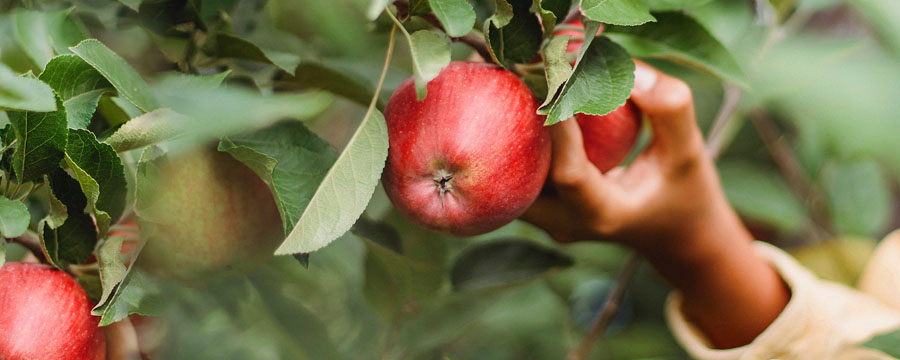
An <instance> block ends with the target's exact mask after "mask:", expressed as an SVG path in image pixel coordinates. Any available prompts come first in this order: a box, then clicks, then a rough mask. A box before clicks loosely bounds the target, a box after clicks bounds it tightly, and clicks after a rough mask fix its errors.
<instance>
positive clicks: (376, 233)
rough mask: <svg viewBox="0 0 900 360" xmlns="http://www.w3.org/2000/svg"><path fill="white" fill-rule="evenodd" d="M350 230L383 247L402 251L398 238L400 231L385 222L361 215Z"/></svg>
mask: <svg viewBox="0 0 900 360" xmlns="http://www.w3.org/2000/svg"><path fill="white" fill-rule="evenodd" d="M350 231H352V232H353V234H355V235H356V236H359V237H361V238H366V239H369V240H371V241H372V242H374V243H376V244H378V245H380V246H381V247H383V248H385V249H390V250H391V251H393V252H395V253H398V254H402V253H403V241H402V239H401V238H400V233H398V232H397V230H396V229H394V228H393V227H391V226H390V225H388V224H386V223H383V222H380V221H375V220H371V219H368V218H366V217H365V216H363V217H361V218H359V220H356V224H353V228H352V229H351V230H350Z"/></svg>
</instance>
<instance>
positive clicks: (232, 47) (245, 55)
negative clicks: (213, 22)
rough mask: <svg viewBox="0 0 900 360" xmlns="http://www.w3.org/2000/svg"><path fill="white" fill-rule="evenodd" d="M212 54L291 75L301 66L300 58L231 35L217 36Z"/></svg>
mask: <svg viewBox="0 0 900 360" xmlns="http://www.w3.org/2000/svg"><path fill="white" fill-rule="evenodd" d="M211 52H212V53H213V54H215V55H216V56H218V57H220V58H232V59H244V60H252V61H258V62H262V63H266V64H272V65H275V66H277V67H278V68H280V69H281V70H284V71H286V72H288V73H290V74H293V73H294V70H295V69H297V65H299V64H300V56H297V55H295V54H289V53H284V52H279V51H275V50H267V49H263V48H260V47H259V46H257V45H256V44H254V43H252V42H250V41H248V40H244V39H241V38H239V37H237V36H234V35H229V34H216V37H215V48H213V49H211Z"/></svg>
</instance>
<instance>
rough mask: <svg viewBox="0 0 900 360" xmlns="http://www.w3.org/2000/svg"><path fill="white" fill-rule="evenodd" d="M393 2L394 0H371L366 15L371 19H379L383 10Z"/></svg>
mask: <svg viewBox="0 0 900 360" xmlns="http://www.w3.org/2000/svg"><path fill="white" fill-rule="evenodd" d="M391 2H392V0H371V1H370V2H369V9H368V11H366V17H367V18H369V20H375V19H377V18H378V16H379V15H381V12H382V11H384V8H386V7H387V6H388V5H390V3H391Z"/></svg>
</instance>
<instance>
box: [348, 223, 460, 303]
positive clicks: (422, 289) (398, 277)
mask: <svg viewBox="0 0 900 360" xmlns="http://www.w3.org/2000/svg"><path fill="white" fill-rule="evenodd" d="M368 236H371V234H369V235H368ZM368 236H367V235H363V236H362V237H363V239H364V241H365V244H366V248H367V249H368V251H367V253H366V260H365V262H366V268H365V270H366V271H365V274H366V282H365V287H364V291H365V295H366V298H367V299H368V300H369V302H370V303H371V304H372V305H374V306H375V308H376V309H378V310H379V311H380V313H381V315H382V316H383V317H384V318H385V319H387V320H388V321H393V320H396V319H397V318H398V317H401V316H403V315H408V314H404V312H409V308H410V306H409V305H410V304H415V303H419V304H422V303H426V302H427V300H428V299H429V298H431V297H432V296H433V295H434V294H435V293H436V292H437V290H438V289H440V288H441V285H443V284H442V282H441V281H440V280H441V277H442V275H443V271H442V270H443V269H442V268H441V266H439V265H438V264H433V263H424V262H419V261H415V260H413V259H411V258H409V257H406V256H403V255H402V254H400V253H397V252H395V251H392V250H390V249H388V248H385V247H383V246H381V245H379V244H377V243H375V242H373V241H371V240H369V239H368Z"/></svg>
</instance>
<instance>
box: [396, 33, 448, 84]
mask: <svg viewBox="0 0 900 360" xmlns="http://www.w3.org/2000/svg"><path fill="white" fill-rule="evenodd" d="M407 40H409V51H410V53H411V55H412V61H413V76H414V77H415V82H416V97H417V98H418V99H419V100H420V101H421V100H422V99H425V96H426V95H427V94H428V89H427V88H426V85H428V82H429V81H431V79H434V78H435V77H437V76H438V74H439V73H440V72H441V69H443V68H444V67H445V66H447V65H449V64H450V39H449V38H448V37H447V35H445V34H444V33H441V32H436V31H429V30H419V31H416V32H415V33H413V34H412V35H410V36H408V37H407Z"/></svg>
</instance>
